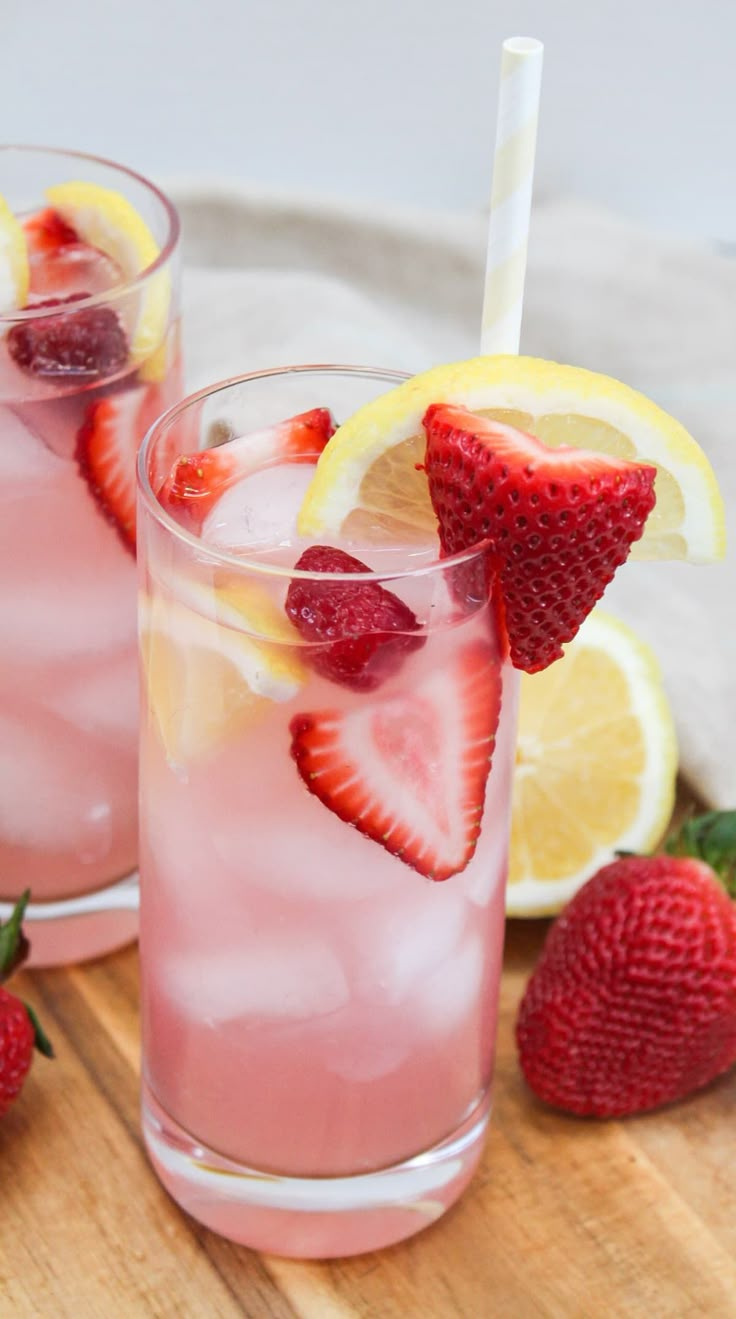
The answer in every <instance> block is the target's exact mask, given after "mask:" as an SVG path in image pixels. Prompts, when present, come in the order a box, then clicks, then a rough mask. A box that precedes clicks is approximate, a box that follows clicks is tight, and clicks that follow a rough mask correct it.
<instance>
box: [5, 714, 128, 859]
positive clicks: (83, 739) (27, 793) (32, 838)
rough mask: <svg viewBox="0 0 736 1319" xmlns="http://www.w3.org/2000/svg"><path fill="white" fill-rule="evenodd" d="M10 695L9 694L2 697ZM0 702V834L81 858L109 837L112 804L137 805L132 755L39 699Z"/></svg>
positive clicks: (103, 850)
mask: <svg viewBox="0 0 736 1319" xmlns="http://www.w3.org/2000/svg"><path fill="white" fill-rule="evenodd" d="M4 700H7V696H5V697H4ZM11 702H12V705H11V706H10V707H8V706H7V705H5V706H3V707H2V708H0V838H2V839H4V840H5V842H6V843H8V844H11V845H15V846H21V847H30V848H36V849H38V850H45V851H49V852H67V851H71V852H73V853H74V854H75V855H76V856H78V857H79V860H80V861H81V862H84V863H92V862H94V861H95V860H97V859H100V858H103V857H104V856H105V855H106V854H107V852H108V850H109V848H110V845H111V840H112V837H113V829H114V826H115V821H114V819H113V816H114V813H115V809H116V808H117V809H118V810H119V811H120V812H121V814H125V815H126V818H130V817H131V816H132V815H133V813H134V810H135V755H134V752H133V749H132V748H131V752H130V755H128V756H121V755H116V756H112V755H111V754H110V748H109V746H108V745H107V744H106V743H104V742H102V741H98V740H96V739H93V738H90V737H89V735H88V734H86V733H84V732H82V731H80V730H79V729H76V728H74V727H73V726H72V725H71V724H69V723H67V722H66V721H65V720H63V719H60V718H59V717H58V716H57V715H55V714H52V713H51V712H50V711H48V710H44V709H43V708H41V707H40V706H33V705H30V704H28V705H25V704H20V703H19V702H18V701H17V700H16V699H14V698H13V694H12V693H11Z"/></svg>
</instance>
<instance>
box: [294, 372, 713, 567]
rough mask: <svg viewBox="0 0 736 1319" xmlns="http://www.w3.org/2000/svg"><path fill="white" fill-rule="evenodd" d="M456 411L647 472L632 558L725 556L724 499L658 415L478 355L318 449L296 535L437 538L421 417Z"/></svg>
mask: <svg viewBox="0 0 736 1319" xmlns="http://www.w3.org/2000/svg"><path fill="white" fill-rule="evenodd" d="M432 403H456V404H460V405H462V406H464V407H467V408H469V409H470V410H471V411H472V412H474V413H482V414H483V415H485V416H488V417H490V418H491V419H492V420H496V421H501V422H505V423H506V424H508V425H511V426H515V427H517V428H518V429H520V430H523V431H526V432H528V433H529V434H531V435H536V436H537V438H538V439H540V440H542V441H543V443H544V444H546V445H549V446H550V447H552V448H555V447H556V446H557V445H559V444H566V445H571V446H572V447H574V448H581V449H592V450H593V451H594V452H596V453H605V454H609V455H611V456H612V457H614V458H625V459H628V460H629V461H631V462H643V463H653V464H654V465H655V466H656V468H657V478H656V481H655V493H656V496H657V504H656V508H655V511H654V512H653V513H652V515H651V517H650V518H649V519H648V521H647V525H646V527H645V529H644V535H643V536H642V538H641V540H640V541H638V542H637V543H636V545H635V547H634V550H633V557H636V558H641V559H643V558H646V559H688V560H689V561H690V562H693V563H707V562H711V561H713V560H715V559H720V558H722V557H723V555H724V552H725V543H726V533H725V518H724V509H723V501H722V499H721V496H720V494H719V491H718V486H717V483H716V479H715V476H714V474H713V471H712V469H711V466H710V464H709V462H708V459H707V458H706V456H705V454H704V453H703V451H702V449H700V448H699V446H698V445H697V444H696V443H695V441H694V440H693V439H692V438H691V436H690V435H688V433H687V431H686V430H685V429H684V428H683V427H682V426H681V425H680V424H679V422H676V421H675V420H674V419H673V418H672V417H669V416H668V415H667V413H666V412H663V411H662V410H661V408H658V407H657V406H656V405H655V404H654V403H651V402H650V401H649V400H648V399H646V398H645V397H644V396H643V394H639V393H637V392H636V390H633V389H629V388H628V387H627V386H626V385H622V384H620V383H619V382H618V381H617V380H611V379H609V377H608V376H602V375H597V374H595V373H594V372H591V371H584V370H581V369H579V368H577V367H572V366H561V365H559V364H558V363H556V362H545V361H541V360H539V359H537V358H531V357H504V356H499V357H478V358H474V359H472V360H471V361H468V362H456V363H450V364H449V365H447V366H439V367H435V368H434V369H433V370H432V371H426V372H424V373H423V374H422V375H418V376H414V377H413V379H411V380H408V381H406V383H405V384H403V385H400V386H399V387H398V388H397V389H393V390H390V391H389V392H388V393H386V394H384V395H382V396H381V397H380V398H377V399H374V400H373V401H372V402H371V403H368V404H366V405H365V407H363V408H360V409H359V410H358V412H356V413H355V414H354V415H353V416H352V417H350V418H349V419H348V420H347V421H346V422H345V423H344V425H342V426H340V427H339V428H338V430H337V431H336V432H335V434H334V436H333V437H332V439H331V440H330V443H329V444H328V445H327V447H326V449H325V451H324V454H323V455H322V458H321V460H320V462H319V464H318V466H317V471H316V473H315V476H314V480H313V482H312V484H311V485H310V487H309V489H308V490H307V494H306V496H305V499H304V502H303V504H302V509H301V513H300V517H299V533H300V535H303V536H308V537H310V538H312V539H315V540H317V539H319V540H322V541H326V540H334V539H336V538H337V536H338V534H340V533H342V534H352V533H353V532H355V533H356V534H357V533H360V534H361V535H362V536H363V537H364V538H365V537H366V536H368V537H374V538H376V537H378V536H380V535H383V536H384V537H388V538H389V539H391V538H392V537H393V538H396V537H397V536H400V537H401V538H402V539H401V543H405V541H406V539H407V538H408V537H411V536H414V537H417V536H419V537H424V538H426V537H428V536H432V535H433V534H434V533H435V531H436V519H435V517H434V513H433V510H432V506H431V503H430V499H429V491H428V488H427V480H426V476H425V474H424V472H423V470H422V467H423V464H424V457H425V449H426V440H425V435H424V430H423V428H422V418H423V416H424V414H425V413H426V411H427V408H428V407H429V406H430V405H431V404H432Z"/></svg>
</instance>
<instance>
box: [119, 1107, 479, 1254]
mask: <svg viewBox="0 0 736 1319" xmlns="http://www.w3.org/2000/svg"><path fill="white" fill-rule="evenodd" d="M489 1114H490V1096H489V1095H486V1096H485V1098H484V1099H483V1100H482V1101H481V1103H480V1104H478V1105H477V1106H476V1107H475V1108H474V1110H473V1112H472V1113H471V1114H470V1116H469V1117H468V1118H466V1120H465V1121H464V1122H463V1123H462V1125H461V1126H460V1127H458V1129H457V1130H456V1131H454V1132H453V1133H452V1135H451V1136H449V1137H447V1138H446V1139H445V1140H443V1141H442V1142H441V1143H440V1144H439V1145H435V1146H433V1148H432V1149H429V1150H426V1151H425V1152H424V1153H423V1154H419V1155H416V1156H415V1157H414V1158H412V1159H408V1160H407V1161H406V1162H404V1163H399V1164H395V1165H394V1166H393V1167H391V1168H381V1169H380V1170H379V1171H377V1172H374V1173H366V1174H361V1175H357V1176H354V1177H313V1178H310V1177H284V1176H279V1175H277V1174H274V1173H264V1172H259V1171H257V1170H256V1169H254V1168H247V1167H245V1166H243V1165H242V1164H239V1163H235V1162H234V1161H233V1160H232V1159H227V1158H224V1157H223V1155H221V1154H217V1153H216V1152H215V1151H214V1150H211V1149H208V1148H207V1147H206V1146H204V1145H202V1144H200V1143H199V1141H197V1140H196V1139H195V1138H194V1137H193V1136H191V1135H190V1134H189V1133H188V1132H187V1131H185V1130H184V1129H183V1128H182V1127H180V1126H179V1124H178V1123H177V1122H174V1120H173V1119H172V1118H170V1117H169V1116H168V1114H167V1113H166V1112H164V1110H163V1109H162V1108H161V1106H160V1104H159V1103H158V1102H157V1100H156V1099H155V1098H154V1096H153V1094H152V1092H151V1090H150V1088H149V1087H148V1086H146V1084H145V1082H144V1085H143V1109H142V1119H143V1135H144V1139H145V1142H146V1147H147V1149H148V1155H149V1158H150V1160H151V1162H152V1164H153V1166H154V1169H155V1171H156V1174H157V1176H158V1177H159V1179H160V1181H161V1182H162V1183H163V1185H164V1186H165V1187H166V1190H167V1191H168V1192H169V1194H170V1195H171V1196H172V1197H173V1198H174V1200H176V1202H177V1203H178V1204H179V1205H180V1206H181V1207H182V1209H185V1210H186V1212H187V1213H188V1214H191V1215H192V1217H193V1218H196V1219H198V1221H199V1222H200V1223H203V1224H204V1225H205V1227H208V1228H211V1229H212V1231H213V1232H217V1233H219V1235H220V1236H223V1237H227V1238H228V1239H229V1240H230V1241H236V1242H238V1243H239V1244H241V1245H244V1246H250V1247H251V1249H253V1250H260V1251H265V1252H266V1253H268V1254H271V1255H286V1256H290V1257H292V1258H296V1259H330V1258H334V1257H336V1256H346V1255H360V1254H362V1253H364V1252H365V1251H369V1250H379V1249H381V1248H382V1247H383V1246H390V1245H393V1244H394V1243H395V1242H397V1241H401V1240H403V1239H404V1237H410V1236H413V1235H414V1233H415V1232H420V1231H421V1230H422V1228H425V1227H428V1226H429V1224H430V1223H433V1222H434V1221H435V1220H436V1219H438V1218H440V1217H441V1215H442V1214H444V1213H445V1211H446V1210H447V1209H449V1208H450V1206H451V1205H452V1204H454V1203H455V1201H456V1200H457V1199H458V1198H459V1196H460V1195H462V1193H463V1191H464V1190H465V1188H466V1186H467V1185H468V1182H469V1181H470V1179H471V1177H472V1176H473V1173H474V1172H475V1169H476V1167H477V1165H478V1161H479V1159H480V1156H481V1154H482V1152H483V1143H484V1138H485V1133H486V1128H487V1126H488V1118H489Z"/></svg>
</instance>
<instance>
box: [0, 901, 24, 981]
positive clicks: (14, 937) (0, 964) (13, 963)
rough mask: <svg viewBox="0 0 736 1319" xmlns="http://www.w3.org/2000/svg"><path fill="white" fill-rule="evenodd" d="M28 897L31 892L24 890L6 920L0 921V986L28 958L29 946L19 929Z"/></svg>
mask: <svg viewBox="0 0 736 1319" xmlns="http://www.w3.org/2000/svg"><path fill="white" fill-rule="evenodd" d="M30 896H31V890H30V889H26V891H25V893H23V894H22V895H21V897H20V898H19V899H18V901H17V902H16V904H15V907H14V908H13V910H12V912H11V914H10V916H9V917H8V919H7V920H6V921H5V922H2V921H0V984H2V982H3V980H7V978H8V976H9V975H11V974H12V973H13V971H14V970H15V969H16V967H18V966H20V964H21V962H23V961H24V960H25V958H26V957H27V956H28V953H29V950H30V944H29V942H28V940H27V939H26V936H25V935H24V933H23V931H22V929H21V923H22V921H23V915H24V912H25V909H26V907H27V906H28V900H29V898H30Z"/></svg>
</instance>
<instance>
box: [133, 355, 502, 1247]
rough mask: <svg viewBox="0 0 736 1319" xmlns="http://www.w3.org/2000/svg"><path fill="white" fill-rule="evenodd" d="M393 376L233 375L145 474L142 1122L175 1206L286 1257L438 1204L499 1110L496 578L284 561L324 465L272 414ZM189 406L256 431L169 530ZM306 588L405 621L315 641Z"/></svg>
mask: <svg viewBox="0 0 736 1319" xmlns="http://www.w3.org/2000/svg"><path fill="white" fill-rule="evenodd" d="M400 379H401V377H398V376H390V375H387V374H386V373H380V372H371V371H360V370H349V369H347V368H311V369H297V370H294V371H291V372H282V373H271V374H269V375H267V376H255V377H246V378H244V379H243V380H242V381H240V382H231V383H230V384H229V385H226V386H224V387H219V388H216V389H214V390H212V391H208V392H206V393H204V394H201V395H198V396H196V397H195V398H194V399H193V400H190V401H189V402H188V403H187V404H185V405H182V407H180V408H178V409H175V410H174V412H173V413H171V414H169V416H168V417H167V418H164V419H163V420H162V421H160V422H159V423H158V424H157V425H156V426H155V427H154V429H153V431H152V432H151V433H150V435H149V437H148V440H147V442H146V447H145V449H144V451H143V452H142V453H141V457H140V461H139V472H140V477H141V485H142V493H141V499H140V504H139V537H140V538H139V557H140V564H141V650H142V677H143V682H142V687H143V693H144V696H143V716H142V733H141V738H142V741H141V755H142V760H141V775H142V779H141V812H142V814H141V885H142V892H141V956H142V989H143V1032H144V1099H143V1122H144V1132H145V1138H146V1142H147V1146H148V1150H149V1154H150V1157H151V1159H152V1162H153V1164H154V1167H155V1169H156V1171H157V1173H158V1175H159V1177H160V1178H161V1180H162V1181H163V1183H164V1185H165V1186H166V1187H167V1188H168V1190H169V1191H170V1192H171V1194H172V1195H173V1196H174V1198H175V1199H176V1200H177V1201H178V1202H179V1203H180V1204H181V1205H182V1206H183V1207H184V1208H185V1209H187V1210H188V1212H190V1213H191V1214H193V1215H194V1216H195V1217H197V1218H199V1219H200V1220H201V1221H202V1222H203V1223H205V1224H206V1225H207V1226H209V1227H211V1228H213V1229H214V1230H215V1231H218V1232H220V1233H222V1234H223V1235H224V1236H227V1237H229V1238H231V1239H233V1240H235V1241H240V1242H244V1243H246V1244H247V1245H249V1246H252V1247H255V1248H258V1249H262V1250H267V1251H273V1252H277V1253H280V1254H286V1255H295V1256H306V1257H309V1256H312V1257H326V1256H335V1255H346V1254H354V1253H357V1252H360V1251H365V1250H371V1249H375V1248H377V1247H380V1246H384V1245H386V1244H389V1243H391V1242H394V1241H397V1240H400V1239H401V1238H402V1237H405V1236H408V1235H410V1234H412V1233H414V1232H416V1231H418V1230H420V1229H421V1228H422V1227H424V1226H426V1225H427V1224H428V1223H430V1222H431V1221H433V1220H434V1219H436V1218H437V1217H439V1216H440V1215H441V1214H442V1213H443V1212H444V1211H445V1209H446V1208H448V1206H449V1205H450V1204H452V1203H453V1202H454V1201H455V1200H456V1199H457V1197H458V1196H459V1195H460V1193H461V1192H462V1190H463V1189H464V1187H465V1186H466V1185H467V1183H468V1181H469V1179H470V1177H471V1176H472V1173H473V1171H474V1169H475V1167H476V1165H477V1162H478V1159H479V1157H480V1154H481V1150H482V1144H483V1138H484V1133H485V1128H486V1124H487V1120H488V1113H489V1102H490V1099H489V1096H490V1082H491V1073H492V1066H493V1051H494V1042H495V1027H496V1011H497V996H498V983H499V976H500V965H501V953H502V940H503V927H504V880H505V873H506V860H507V840H508V818H509V796H510V784H511V768H512V761H513V754H514V724H515V704H516V699H515V698H516V681H515V675H514V673H513V671H512V670H511V669H510V668H508V666H507V665H505V664H503V663H502V662H501V658H500V654H499V645H498V640H497V636H496V625H495V617H494V615H493V612H492V611H491V610H490V609H489V605H488V603H487V601H488V589H487V588H488V565H487V563H486V562H485V559H484V554H483V551H482V550H481V551H473V552H471V553H466V554H465V555H464V556H457V557H456V558H455V559H451V560H447V561H445V562H439V561H438V547H437V545H436V544H434V543H431V544H430V543H426V542H425V543H424V544H415V545H413V546H406V545H395V544H391V543H387V542H386V541H385V540H384V541H383V542H382V543H380V544H371V543H369V542H364V543H356V542H355V541H351V542H350V543H345V544H344V545H343V546H342V547H341V548H342V549H343V550H345V551H347V552H348V553H349V554H350V555H351V556H353V557H355V556H357V558H358V559H359V560H360V561H361V562H363V563H365V564H366V565H367V566H368V567H369V568H370V569H371V570H372V572H369V573H367V574H364V575H361V576H360V577H359V579H358V580H356V577H355V576H353V575H352V574H349V573H348V572H347V571H343V572H342V574H340V573H333V574H332V575H328V578H327V579H326V578H325V576H324V575H323V574H321V573H317V572H315V571H311V572H310V571H308V570H306V569H303V570H302V571H301V573H300V572H299V571H298V570H296V571H295V567H294V566H295V564H296V562H297V560H298V559H299V558H300V556H301V555H302V553H303V552H304V550H305V549H306V548H307V546H308V542H305V541H303V540H300V539H299V537H298V536H297V535H296V530H295V523H296V514H297V510H298V507H299V504H300V502H301V499H302V496H303V493H304V491H305V489H306V485H307V483H308V481H309V479H310V477H311V474H312V470H313V468H312V466H311V464H312V463H313V462H314V460H315V459H316V452H312V453H310V452H309V448H308V445H306V444H304V445H301V446H300V445H299V444H295V443H294V442H293V437H292V438H290V431H289V428H288V427H287V428H285V429H284V428H282V429H281V431H279V430H278V429H277V430H276V431H273V430H269V429H266V431H265V432H264V430H263V429H259V428H262V427H264V426H266V427H268V426H269V424H270V423H272V422H275V421H278V420H279V419H280V418H283V417H289V416H295V415H298V416H303V415H304V411H305V409H310V408H312V407H314V405H316V404H323V405H324V404H327V405H330V406H331V407H332V409H333V411H334V412H335V415H337V416H343V417H344V416H346V415H347V414H348V413H349V412H352V411H354V410H355V409H356V408H357V407H358V406H359V405H360V404H361V403H363V402H365V401H367V400H368V399H369V398H371V397H374V396H375V395H376V394H378V393H381V392H383V391H384V390H385V389H387V388H389V387H391V385H393V384H396V383H397V382H398V381H400ZM308 415H309V414H308ZM184 421H186V422H187V429H188V431H189V433H190V435H191V434H192V433H194V434H196V433H197V432H198V433H199V436H200V440H201V442H202V443H209V442H211V440H212V437H213V436H214V437H217V438H220V439H221V438H223V437H224V436H227V435H233V434H236V435H240V434H245V433H246V432H253V431H254V430H255V431H256V433H255V434H254V435H252V436H251V437H250V438H248V439H246V440H243V441H241V442H240V450H241V453H240V460H239V461H240V464H241V468H242V467H243V466H244V467H245V468H247V469H248V470H247V472H246V473H245V474H242V475H241V476H240V477H239V478H238V479H236V480H234V481H231V482H230V483H229V484H228V485H227V487H226V488H225V490H224V493H223V494H222V495H221V497H220V498H219V499H217V500H216V501H215V502H214V503H213V504H211V505H210V504H209V503H207V504H206V505H204V504H203V505H202V506H201V507H197V508H195V512H194V515H193V517H190V516H189V513H188V512H186V511H185V514H186V515H185V516H183V517H182V518H181V519H180V520H179V521H177V520H175V516H176V510H175V509H174V510H173V513H174V515H175V516H172V510H171V509H170V511H169V512H168V513H167V512H166V511H164V509H163V508H162V507H161V504H160V503H159V502H158V501H157V499H156V492H158V491H159V490H160V488H161V483H162V479H163V478H164V476H165V473H166V472H167V471H168V468H169V465H170V454H171V450H172V445H171V432H172V431H175V430H176V429H177V427H179V428H180V427H181V426H182V423H183V422H184ZM195 447H196V441H195ZM244 450H245V452H246V453H250V455H251V456H250V457H249V458H246V460H245V463H243V451H244ZM166 455H169V458H168V460H167V458H166ZM210 458H211V456H210V455H208V459H210ZM216 461H217V460H216ZM200 470H205V468H204V466H202V465H200ZM195 479H196V473H195ZM193 503H194V504H195V505H196V497H195V499H194V500H193ZM338 548H340V547H338ZM484 587H485V589H484ZM315 590H319V591H322V592H324V591H325V590H327V592H328V593H329V598H330V599H331V600H332V601H333V602H334V600H335V599H336V598H337V596H338V595H339V596H340V599H341V600H342V599H343V595H344V593H345V592H346V591H347V592H352V591H354V590H355V591H357V592H358V594H359V596H360V603H359V606H356V605H355V603H354V599H353V597H352V596H351V603H349V604H346V606H345V607H346V608H349V609H351V610H353V609H355V608H358V607H359V608H363V607H364V603H365V592H366V590H368V591H370V592H373V593H376V592H383V593H386V594H383V595H381V596H380V599H381V601H382V603H383V605H385V606H386V608H388V610H389V612H390V613H391V616H392V619H393V620H394V622H395V624H396V629H397V630H396V632H394V633H392V635H391V636H390V637H389V638H388V640H387V637H386V634H385V633H383V632H381V635H380V638H379V640H378V642H377V644H376V645H375V647H374V645H373V642H374V641H376V638H377V634H378V632H379V631H380V628H383V627H385V626H386V620H385V617H382V619H381V623H380V628H379V625H378V623H376V622H375V621H374V622H373V623H372V624H371V623H370V622H369V621H366V622H364V623H363V624H362V625H358V623H357V621H356V624H355V631H354V634H353V637H352V641H353V642H354V643H355V646H356V649H355V650H354V651H353V652H349V653H348V654H347V656H346V655H345V654H343V653H342V652H340V654H339V655H338V656H337V658H336V656H335V652H334V650H332V651H331V650H330V649H329V647H328V648H327V653H325V647H324V646H320V644H319V643H316V642H310V641H309V640H305V638H304V636H303V635H302V633H301V632H300V631H299V630H298V629H297V627H295V626H294V623H293V621H292V620H293V618H294V617H295V614H299V613H304V612H305V611H307V612H308V608H307V604H306V603H305V601H307V602H309V601H313V599H314V592H315ZM387 595H388V596H390V600H389V601H388V603H387V600H386V596H387ZM326 607H329V605H328V606H326ZM353 617H354V618H355V619H356V620H357V618H358V617H360V615H356V614H353ZM363 617H364V618H366V619H367V615H363ZM366 656H368V658H366ZM491 757H492V768H491V772H490V775H488V762H489V759H490V758H491ZM328 803H329V804H328ZM341 811H342V814H343V815H344V816H345V818H342V816H341ZM381 812H384V815H385V818H386V826H385V832H386V835H387V837H385V838H384V839H383V841H381V829H382V827H383V826H382V825H381V818H382V816H381ZM481 814H482V818H481ZM397 818H398V819H400V821H401V824H400V833H401V836H400V837H399V836H398V834H397V833H396V829H397V827H398V826H397V824H396V821H397ZM356 821H359V823H358V825H357V827H356ZM470 839H472V844H469V840H470ZM473 844H474V846H473ZM400 849H403V852H402V855H401V856H399V855H395V854H394V852H396V851H399V850H400ZM417 867H420V868H423V869H424V870H425V872H426V873H421V869H418V868H417ZM433 868H434V873H436V874H437V879H438V880H441V879H443V876H444V874H445V872H447V873H448V876H449V877H447V878H445V879H444V880H443V882H437V880H433V879H432V878H429V877H427V875H428V873H432V872H433Z"/></svg>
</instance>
